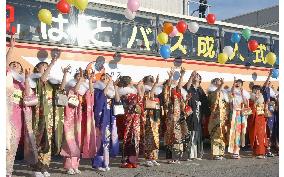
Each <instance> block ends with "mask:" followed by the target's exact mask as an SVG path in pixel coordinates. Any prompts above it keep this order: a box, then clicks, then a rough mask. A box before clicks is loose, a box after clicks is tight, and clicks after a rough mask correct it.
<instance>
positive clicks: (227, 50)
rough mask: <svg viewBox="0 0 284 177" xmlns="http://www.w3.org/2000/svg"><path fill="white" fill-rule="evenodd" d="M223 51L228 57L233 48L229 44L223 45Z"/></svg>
mask: <svg viewBox="0 0 284 177" xmlns="http://www.w3.org/2000/svg"><path fill="white" fill-rule="evenodd" d="M223 53H225V54H227V55H228V57H230V56H232V55H233V53H234V49H233V48H232V47H231V46H225V47H224V49H223Z"/></svg>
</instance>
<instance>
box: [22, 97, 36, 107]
mask: <svg viewBox="0 0 284 177" xmlns="http://www.w3.org/2000/svg"><path fill="white" fill-rule="evenodd" d="M23 102H24V105H25V106H35V105H37V104H38V98H37V96H36V95H30V96H25V97H24V99H23Z"/></svg>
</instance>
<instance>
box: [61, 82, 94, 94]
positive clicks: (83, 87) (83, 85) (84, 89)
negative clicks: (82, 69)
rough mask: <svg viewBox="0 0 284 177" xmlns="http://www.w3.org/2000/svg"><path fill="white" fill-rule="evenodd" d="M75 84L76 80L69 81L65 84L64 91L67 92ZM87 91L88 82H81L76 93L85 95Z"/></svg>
mask: <svg viewBox="0 0 284 177" xmlns="http://www.w3.org/2000/svg"><path fill="white" fill-rule="evenodd" d="M76 84H77V80H76V79H71V80H70V81H69V82H67V84H66V90H69V89H71V88H74V87H75V86H76ZM88 90H89V84H88V80H86V81H85V82H82V83H81V85H80V88H79V90H78V93H79V94H80V95H82V96H83V95H85V93H86V92H87V91H88Z"/></svg>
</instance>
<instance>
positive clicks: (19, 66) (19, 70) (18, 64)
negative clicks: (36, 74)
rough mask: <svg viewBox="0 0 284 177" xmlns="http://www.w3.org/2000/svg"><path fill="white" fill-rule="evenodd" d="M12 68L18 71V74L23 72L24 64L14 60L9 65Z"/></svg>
mask: <svg viewBox="0 0 284 177" xmlns="http://www.w3.org/2000/svg"><path fill="white" fill-rule="evenodd" d="M9 67H10V69H11V70H13V71H15V72H17V73H18V74H21V73H22V66H21V64H20V63H18V62H12V63H10V65H9Z"/></svg>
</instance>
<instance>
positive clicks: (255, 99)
mask: <svg viewBox="0 0 284 177" xmlns="http://www.w3.org/2000/svg"><path fill="white" fill-rule="evenodd" d="M250 99H251V100H252V101H253V102H255V103H256V104H262V103H264V98H263V95H262V94H260V95H259V97H258V98H256V95H255V94H254V93H251V94H250Z"/></svg>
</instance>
